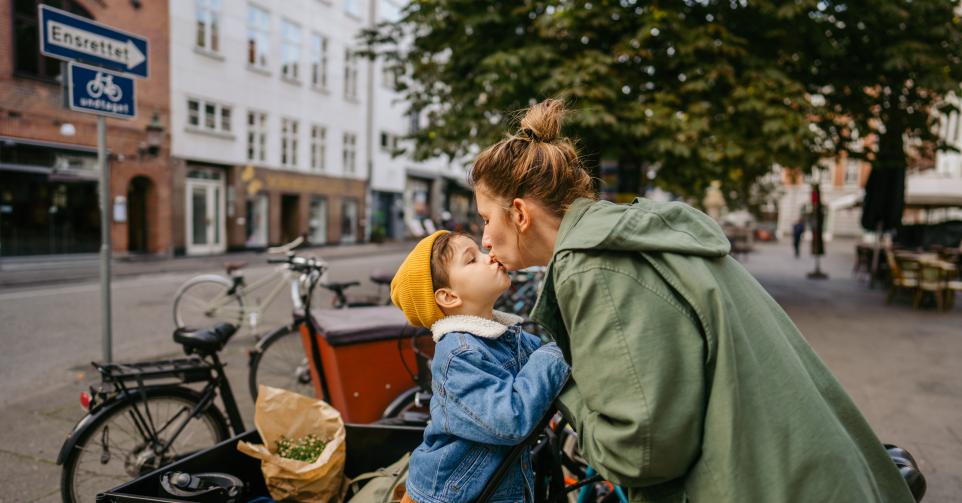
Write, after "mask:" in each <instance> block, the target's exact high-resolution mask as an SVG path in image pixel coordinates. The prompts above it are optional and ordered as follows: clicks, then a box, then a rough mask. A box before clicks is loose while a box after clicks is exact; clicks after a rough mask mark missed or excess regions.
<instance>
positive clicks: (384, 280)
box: [371, 269, 394, 285]
mask: <svg viewBox="0 0 962 503" xmlns="http://www.w3.org/2000/svg"><path fill="white" fill-rule="evenodd" d="M393 279H394V273H393V272H390V271H385V270H383V269H376V270H374V271H371V281H373V282H374V283H376V284H378V285H390V284H391V280H393Z"/></svg>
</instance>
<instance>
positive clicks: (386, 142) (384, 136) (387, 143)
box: [381, 131, 399, 153]
mask: <svg viewBox="0 0 962 503" xmlns="http://www.w3.org/2000/svg"><path fill="white" fill-rule="evenodd" d="M398 141H399V138H398V137H397V136H396V135H393V134H391V133H387V132H385V131H381V150H383V151H384V152H388V153H391V152H394V151H396V150H398Z"/></svg>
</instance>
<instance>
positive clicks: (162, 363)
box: [93, 357, 214, 383]
mask: <svg viewBox="0 0 962 503" xmlns="http://www.w3.org/2000/svg"><path fill="white" fill-rule="evenodd" d="M93 365H94V366H95V367H97V370H98V371H100V374H101V375H102V376H103V378H104V380H106V381H113V382H126V381H138V382H140V381H143V380H144V379H157V378H162V377H174V378H177V379H180V380H182V381H183V382H185V383H191V382H198V381H207V380H210V373H211V371H212V370H213V369H214V367H213V365H211V364H210V363H208V362H207V361H205V360H203V359H201V358H198V357H190V358H175V359H170V360H158V361H152V362H143V363H108V364H103V365H101V364H98V363H93Z"/></svg>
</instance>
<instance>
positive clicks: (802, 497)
mask: <svg viewBox="0 0 962 503" xmlns="http://www.w3.org/2000/svg"><path fill="white" fill-rule="evenodd" d="M729 246H730V245H729V242H728V240H727V239H726V237H725V235H724V233H723V232H722V231H721V229H720V228H719V226H718V225H717V224H716V223H715V222H714V221H713V220H712V219H711V218H709V217H708V216H707V215H705V214H704V213H701V212H699V211H697V210H695V209H693V208H691V207H690V206H687V205H684V204H681V203H655V202H652V201H649V200H646V199H637V200H635V202H634V203H633V204H631V205H617V204H612V203H609V202H604V201H600V202H596V201H591V200H587V199H579V200H577V201H575V203H573V204H572V205H571V207H570V208H569V209H568V211H567V213H566V214H565V216H564V218H563V220H562V222H561V228H560V229H559V232H558V237H557V241H556V244H555V249H554V256H553V258H552V260H551V262H550V264H549V265H548V270H547V273H546V277H545V283H544V285H543V286H542V290H541V293H540V295H539V298H538V301H537V303H536V305H535V307H534V309H533V312H532V316H531V317H532V318H533V319H534V320H535V321H537V322H538V323H540V324H541V325H543V326H544V327H545V328H546V329H547V331H548V332H549V334H550V335H551V337H552V338H554V340H555V341H556V342H557V343H558V345H559V346H560V347H561V349H562V352H563V353H564V355H565V358H566V359H567V360H568V361H569V362H570V363H571V382H570V384H569V386H568V387H567V388H566V389H565V391H564V392H563V393H562V395H561V396H560V397H559V404H560V407H561V409H562V412H563V413H564V414H565V415H566V417H567V418H568V419H569V420H570V421H571V423H572V425H573V426H574V427H575V429H576V430H577V431H578V436H579V438H578V443H579V448H580V449H581V453H582V454H583V455H584V456H585V458H586V459H587V460H588V462H589V463H590V464H591V465H592V466H593V467H594V468H596V469H597V470H598V471H599V472H600V473H601V474H602V475H603V476H604V477H605V478H606V479H608V480H609V481H611V482H614V483H617V484H620V485H621V486H622V487H624V488H625V489H627V491H628V493H629V497H630V499H631V501H657V502H669V501H670V502H682V501H691V502H694V503H702V502H711V503H718V502H739V503H742V502H751V503H755V502H758V503H778V502H818V503H829V502H840V503H853V502H860V503H863V502H912V501H914V499H913V498H912V495H911V493H910V492H909V489H908V486H907V484H905V482H904V481H903V480H902V478H901V476H900V474H899V472H898V470H897V468H896V467H895V464H894V463H893V462H892V461H891V460H890V459H889V457H888V455H887V453H886V452H885V450H884V448H883V446H882V444H881V443H880V441H879V439H878V438H876V436H875V434H874V433H873V432H872V429H871V428H870V427H869V425H868V423H867V422H866V421H865V419H864V418H863V417H862V415H861V414H860V413H859V411H858V409H857V408H856V407H855V404H854V403H853V402H852V400H851V399H850V398H849V397H848V395H847V394H846V393H845V391H844V390H843V389H842V386H841V385H840V384H839V383H838V381H836V380H835V378H834V377H833V376H832V374H831V372H829V370H828V368H827V367H826V366H825V364H824V363H823V362H822V361H821V360H820V359H819V357H818V356H817V355H816V354H815V352H814V351H813V350H812V348H811V347H810V346H809V345H808V343H806V342H805V340H804V338H803V337H802V335H801V334H800V333H799V331H798V329H797V328H796V327H795V325H794V324H793V323H792V321H791V320H790V319H789V318H788V316H787V315H786V314H785V312H784V311H783V310H782V309H781V308H780V307H779V306H778V304H777V303H776V302H775V301H774V299H772V298H771V297H770V296H769V295H768V294H767V293H766V292H765V290H764V289H763V288H762V286H761V285H759V284H758V282H756V281H755V279H754V278H753V277H752V276H751V275H750V274H749V273H748V272H747V271H746V270H745V269H744V268H743V267H742V266H741V265H740V264H739V263H738V262H737V261H735V260H734V259H732V258H731V257H729V256H728V252H729Z"/></svg>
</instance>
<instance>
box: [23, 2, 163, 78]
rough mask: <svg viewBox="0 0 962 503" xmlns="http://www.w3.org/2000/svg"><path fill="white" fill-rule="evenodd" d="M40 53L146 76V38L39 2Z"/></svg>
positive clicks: (137, 75)
mask: <svg viewBox="0 0 962 503" xmlns="http://www.w3.org/2000/svg"><path fill="white" fill-rule="evenodd" d="M38 9H39V16H40V52H41V53H43V54H44V55H46V56H52V57H54V58H60V59H66V60H71V61H72V60H77V61H84V62H87V63H91V64H94V65H98V66H103V67H106V68H110V69H112V70H115V71H118V72H123V73H129V74H131V75H134V76H136V77H142V78H147V39H146V38H143V37H138V36H137V35H131V34H130V33H126V32H123V31H120V30H118V29H116V28H111V27H109V26H105V25H102V24H100V23H95V22H93V21H91V20H89V19H85V18H82V17H80V16H76V15H74V14H71V13H69V12H65V11H62V10H59V9H54V8H53V7H48V6H46V5H43V4H40V5H39V6H38Z"/></svg>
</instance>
